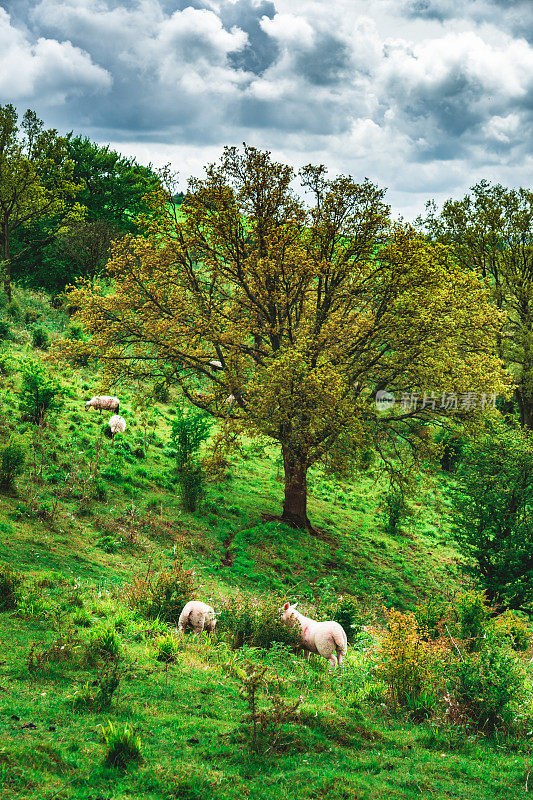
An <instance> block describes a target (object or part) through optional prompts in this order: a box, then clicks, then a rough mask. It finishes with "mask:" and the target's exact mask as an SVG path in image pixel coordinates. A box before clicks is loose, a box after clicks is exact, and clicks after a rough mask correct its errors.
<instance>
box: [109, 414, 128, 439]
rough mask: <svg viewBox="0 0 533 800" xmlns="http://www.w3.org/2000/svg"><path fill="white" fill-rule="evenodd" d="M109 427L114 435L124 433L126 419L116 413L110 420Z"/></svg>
mask: <svg viewBox="0 0 533 800" xmlns="http://www.w3.org/2000/svg"><path fill="white" fill-rule="evenodd" d="M109 427H110V429H111V433H112V434H113V436H114V435H115V434H116V433H124V431H125V430H126V420H125V419H124V417H119V416H118V415H117V414H114V415H113V416H112V417H111V419H110V420H109Z"/></svg>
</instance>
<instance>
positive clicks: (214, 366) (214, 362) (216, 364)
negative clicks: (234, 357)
mask: <svg viewBox="0 0 533 800" xmlns="http://www.w3.org/2000/svg"><path fill="white" fill-rule="evenodd" d="M209 366H210V367H211V369H224V367H223V366H222V361H217V360H216V359H213V360H212V361H210V362H209Z"/></svg>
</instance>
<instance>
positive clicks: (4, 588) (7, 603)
mask: <svg viewBox="0 0 533 800" xmlns="http://www.w3.org/2000/svg"><path fill="white" fill-rule="evenodd" d="M21 584H22V578H21V577H20V575H19V574H18V573H17V572H15V571H14V570H13V569H12V568H11V567H10V566H8V565H7V564H3V565H0V611H13V609H15V608H16V607H17V590H18V588H19V586H20V585H21Z"/></svg>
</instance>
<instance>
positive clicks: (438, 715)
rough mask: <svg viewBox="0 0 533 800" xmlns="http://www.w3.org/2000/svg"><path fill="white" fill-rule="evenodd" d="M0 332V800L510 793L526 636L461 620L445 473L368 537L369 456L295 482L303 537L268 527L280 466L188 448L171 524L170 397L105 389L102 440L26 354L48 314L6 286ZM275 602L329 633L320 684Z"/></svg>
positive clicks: (374, 468)
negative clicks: (38, 385)
mask: <svg viewBox="0 0 533 800" xmlns="http://www.w3.org/2000/svg"><path fill="white" fill-rule="evenodd" d="M0 330H1V331H3V333H2V338H3V346H2V350H1V352H0V372H1V374H0V386H1V401H0V424H1V425H2V429H3V431H4V432H8V433H9V434H10V435H15V436H17V437H18V440H19V441H21V442H22V443H23V448H24V453H25V462H24V467H23V469H22V471H21V474H20V475H19V476H17V479H16V488H15V490H13V491H5V492H3V493H1V494H0V604H1V608H2V610H1V611H0V642H1V643H2V653H1V655H0V726H1V731H2V737H1V742H0V793H1V794H0V796H1V797H5V798H6V800H7V798H13V799H14V800H15V798H28V800H52V799H54V800H62V799H64V800H67V798H76V799H77V800H78V799H79V800H98V798H100V800H111V799H112V798H113V799H114V798H117V799H118V798H120V800H128V799H130V798H131V800H136V799H137V798H153V799H154V800H156V799H157V800H159V798H169V800H170V798H183V800H200V798H202V799H204V800H209V798H217V800H218V798H220V800H224V799H225V798H228V799H229V798H237V797H239V798H241V797H248V798H253V799H254V800H255V799H257V800H263V798H265V800H266V798H268V800H277V798H280V800H281V798H327V799H329V800H337V799H338V800H342V799H344V798H358V800H366V798H368V799H370V798H373V799H374V798H398V800H399V799H400V798H418V797H424V798H445V797H450V798H469V800H477V798H479V799H480V800H481V798H486V799H487V800H488V799H489V798H498V797H501V798H515V797H522V796H523V795H524V794H525V793H527V792H528V790H529V789H530V788H531V787H530V786H529V785H528V781H529V774H530V753H531V746H530V736H531V730H532V728H531V725H532V724H533V711H532V702H531V668H530V666H529V661H530V658H531V645H530V630H529V624H528V623H527V620H525V619H524V618H522V617H516V618H515V617H512V618H509V619H508V624H507V627H506V626H505V624H503V625H500V627H499V628H498V627H497V624H496V623H495V622H494V620H493V619H492V618H491V616H490V614H489V613H488V612H485V610H483V608H482V610H481V611H480V604H479V595H476V593H475V592H473V591H472V587H471V585H470V584H469V582H468V581H467V579H466V578H465V577H464V575H463V571H462V557H461V556H460V554H459V553H458V551H457V550H456V549H455V548H454V546H453V545H452V544H451V538H450V524H449V515H448V509H449V504H450V485H451V484H452V483H453V477H452V476H449V475H445V474H443V473H442V472H441V471H440V470H439V469H438V465H436V464H431V463H428V464H424V465H423V469H421V470H420V472H419V473H418V474H417V476H416V478H415V484H414V489H413V492H412V495H411V497H410V499H409V503H408V505H409V508H408V511H407V512H406V513H405V514H404V516H403V517H402V520H401V524H400V525H399V526H397V527H396V528H394V529H392V528H391V526H390V524H389V523H390V520H389V519H388V517H387V510H386V499H387V495H388V492H389V485H388V479H387V476H386V474H385V473H383V471H382V470H380V468H379V465H378V464H377V463H376V462H373V461H372V460H370V462H369V463H368V464H367V465H366V466H365V469H361V470H359V471H358V472H357V473H356V474H355V475H354V476H353V477H352V478H351V479H350V480H339V479H336V478H335V477H333V476H331V475H328V474H327V473H326V472H325V471H324V469H323V468H314V469H313V470H312V471H311V474H310V478H309V493H310V498H309V507H310V514H311V515H312V518H313V520H314V524H315V532H314V533H311V532H309V531H306V530H297V529H294V528H291V527H288V526H286V525H283V524H281V523H280V522H276V521H268V515H275V514H276V513H277V512H278V511H279V506H280V502H281V499H282V496H283V471H282V468H281V460H280V455H279V452H278V451H277V450H276V449H275V448H274V447H273V446H272V445H271V444H270V443H269V442H268V441H266V440H265V441H261V440H258V439H254V440H252V439H246V438H245V439H243V440H242V441H241V442H240V444H239V446H238V447H237V448H236V449H235V450H233V451H231V452H226V451H223V450H219V451H218V452H217V453H215V455H213V453H212V452H211V450H210V449H209V448H207V449H206V450H205V452H204V462H205V469H206V473H207V484H206V485H207V493H206V496H205V498H204V499H203V502H202V503H201V505H200V506H199V508H198V509H197V510H196V511H195V512H189V511H187V510H185V509H184V507H183V503H182V502H181V498H180V495H179V491H178V490H177V484H176V477H175V451H174V450H173V447H172V442H171V428H172V422H173V421H174V420H175V419H176V418H178V417H179V416H180V415H181V414H183V413H184V408H183V404H182V401H181V400H180V398H179V397H178V396H177V395H174V394H172V390H171V392H170V393H169V394H167V395H165V396H163V397H160V399H159V400H158V399H156V398H154V397H146V398H145V399H144V400H143V401H142V400H140V399H139V398H138V396H137V395H136V393H135V388H136V387H134V386H131V387H121V389H120V400H121V410H120V413H121V415H123V416H124V418H125V419H126V421H127V425H128V428H127V430H126V433H125V434H124V436H117V437H115V439H114V440H113V439H109V438H107V437H106V436H105V435H104V434H103V429H104V428H105V424H106V418H107V417H108V416H109V415H106V414H102V415H100V414H98V413H97V412H94V411H91V412H87V413H86V412H85V411H84V402H85V401H86V400H87V399H89V398H90V397H91V396H92V395H93V394H96V393H97V391H98V388H99V386H98V374H97V372H96V370H95V368H94V365H91V364H86V365H84V364H83V363H79V364H76V365H74V366H64V365H60V366H58V365H57V364H55V363H53V362H50V361H48V360H47V353H48V351H49V348H50V346H51V345H52V343H53V342H54V341H59V340H60V339H61V338H62V337H63V336H65V335H67V333H68V335H70V336H72V334H73V330H72V323H71V321H70V320H69V318H68V316H67V315H66V314H65V313H63V312H62V311H58V310H56V309H54V308H53V307H51V304H50V300H49V297H48V296H47V295H46V294H45V293H39V292H31V291H28V290H22V289H20V288H16V289H15V292H14V301H13V303H11V304H7V303H3V308H2V309H1V311H0ZM74 333H75V331H74ZM29 363H34V364H38V365H41V366H42V367H44V369H45V370H46V373H47V375H49V376H51V377H52V379H53V380H55V381H57V382H58V384H59V387H60V388H59V390H58V397H59V398H60V400H61V402H62V405H61V408H58V409H57V410H56V411H53V412H50V415H49V417H48V418H47V421H46V424H43V425H33V424H31V423H29V422H28V421H24V419H23V415H21V412H20V408H19V404H20V391H21V385H22V376H23V373H24V369H25V367H27V365H28V364H29ZM117 391H118V390H117ZM212 434H213V436H216V429H213V432H212ZM156 589H157V590H159V589H161V592H160V594H159V595H158V598H157V599H158V603H159V605H158V606H157V608H156V607H155V605H154V604H155V600H154V597H155V594H156V591H155V590H156ZM167 589H168V592H167V591H166V590H167ZM180 592H181V594H180ZM187 592H189V593H190V592H193V593H195V594H196V595H197V596H198V597H200V598H201V599H203V600H205V601H207V602H210V603H212V605H213V606H214V607H215V609H216V610H217V612H218V616H219V623H218V625H217V630H216V633H215V634H214V635H213V636H212V637H208V636H207V635H205V634H202V635H201V636H199V637H197V636H192V635H186V636H182V635H179V634H178V633H177V631H176V608H177V607H178V606H179V605H180V602H181V600H182V599H183V598H185V597H186V596H187ZM286 599H289V600H291V601H299V603H300V608H302V609H304V610H306V611H308V612H309V613H311V614H312V615H316V617H317V618H320V619H324V618H330V617H331V616H335V615H336V618H338V619H340V620H342V622H343V624H344V625H345V626H346V628H347V630H348V631H349V638H350V646H349V651H348V657H347V659H346V668H345V670H344V672H342V673H334V674H331V673H330V672H329V671H328V669H327V664H326V662H325V661H324V660H323V659H320V658H318V657H312V658H311V659H310V660H309V661H307V660H306V659H305V658H304V656H303V655H302V654H301V653H299V652H297V650H296V649H295V647H294V640H293V639H292V638H291V635H290V632H289V633H287V632H286V631H285V633H284V632H283V630H282V628H281V625H280V624H279V623H277V622H276V621H275V618H276V610H277V609H278V608H279V605H280V604H281V603H282V602H283V601H284V600H286ZM150 604H151V605H150ZM154 608H155V611H154ZM239 609H240V610H239ZM392 609H396V612H392V616H391V610H392ZM395 613H396V614H398V615H399V616H394V614H395ZM395 625H396V626H399V628H397V629H398V630H400V631H404V632H406V636H405V637H404V636H403V634H402V635H401V636H399V637H396V639H395V638H394V630H395V627H394V626H395ZM445 628H447V631H446V630H445ZM485 640H487V641H490V642H493V641H494V647H493V649H492V650H491V651H490V653H489V656H490V658H489V660H490V665H491V666H490V669H491V670H492V672H491V671H490V670H489V667H487V666H486V664H485V662H483V664H485V666H484V669H485V668H486V669H485V672H483V674H481V667H480V666H479V665H480V664H481V663H482V661H483V657H484V656H483V653H484V652H485V651H484V650H483V647H484V644H483V642H484V641H485ZM439 648H440V649H439ZM457 653H458V655H457ZM480 653H481V655H480ZM487 663H488V662H487ZM461 665H462V666H461ZM465 665H466V666H468V668H471V670H470V672H468V673H467V672H465V670H466V666H465ZM478 667H479V669H478ZM475 669H478V672H475ZM461 670H462V672H461ZM495 675H496V677H495ZM458 676H460V677H458ZM480 676H481V677H480ZM509 676H511V677H510V678H509ZM511 679H512V680H515V684H513V685H511V683H512V680H511ZM468 681H470V683H468ZM476 681H477V683H476ZM450 686H454V687H456V688H457V687H458V688H457V697H459V696H460V697H461V698H462V699H461V701H459V700H457V702H455V701H454V702H455V705H454V703H452V700H449V701H448V700H446V701H445V700H444V698H445V696H446V695H445V692H449V691H450V688H449V687H450ZM399 687H400V688H399ZM459 690H461V691H462V692H463V694H462V695H460V691H459ZM468 691H469V692H470V695H468ZM483 692H485V694H483ZM498 693H499V694H498ZM506 693H507V694H506ZM496 694H498V696H497V697H495V695H496ZM478 695H479V696H481V697H482V701H483V702H481V701H479V703H478V706H476V704H475V702H474V699H475V697H478ZM488 695H490V698H489V699H488V700H487V697H488ZM448 696H449V695H448ZM478 700H479V697H478ZM489 700H490V702H489ZM483 703H484V704H485V705H483ZM491 703H492V705H491ZM476 709H477V711H476ZM480 709H481V710H480ZM477 712H479V713H478V715H477V716H476V713H477ZM115 756H116V757H115Z"/></svg>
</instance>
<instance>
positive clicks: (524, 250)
mask: <svg viewBox="0 0 533 800" xmlns="http://www.w3.org/2000/svg"><path fill="white" fill-rule="evenodd" d="M424 225H425V229H426V230H427V232H428V233H429V235H430V237H431V238H432V240H434V241H438V242H442V243H445V244H448V245H449V246H450V247H451V249H452V253H453V257H454V258H456V259H457V261H458V263H459V264H461V265H462V267H463V268H464V269H472V270H475V271H476V272H477V273H478V274H479V275H480V276H481V277H482V279H483V281H484V282H485V285H486V286H487V288H488V291H489V294H490V297H491V299H492V302H493V303H494V305H495V306H496V307H497V308H498V309H501V310H502V311H503V312H504V313H505V324H504V326H503V329H502V330H501V331H498V334H497V348H498V353H499V355H500V357H501V358H502V359H503V361H504V363H505V365H506V367H507V369H508V372H509V374H510V377H511V380H512V383H513V385H514V389H515V397H516V401H517V403H518V407H519V411H520V419H521V423H522V425H523V426H526V427H527V428H529V429H530V430H531V429H533V192H531V191H529V190H526V189H506V188H505V187H504V186H501V185H500V184H490V183H489V182H488V181H480V182H479V183H478V184H476V185H475V186H473V187H472V189H471V191H470V192H469V193H468V194H467V195H466V196H465V197H464V198H463V199H461V200H447V201H446V202H445V203H444V205H443V208H442V210H441V212H440V214H439V213H437V208H436V206H435V204H429V207H428V215H427V217H426V219H425V220H424Z"/></svg>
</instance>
